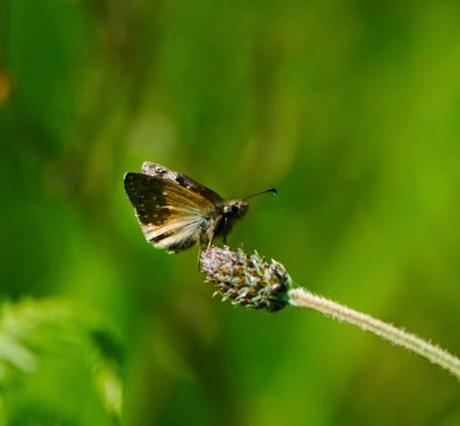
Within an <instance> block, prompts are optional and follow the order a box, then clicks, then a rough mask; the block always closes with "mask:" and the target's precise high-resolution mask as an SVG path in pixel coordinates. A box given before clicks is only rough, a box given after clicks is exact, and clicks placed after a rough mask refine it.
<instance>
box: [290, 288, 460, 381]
mask: <svg viewBox="0 0 460 426" xmlns="http://www.w3.org/2000/svg"><path fill="white" fill-rule="evenodd" d="M288 295H289V303H290V304H291V305H292V306H297V307H300V308H307V309H313V310H314V311H317V312H320V313H321V314H323V315H325V316H327V317H330V318H332V319H335V320H338V321H343V322H346V323H348V324H351V325H354V326H356V327H359V328H361V329H362V330H364V331H369V332H371V333H373V334H375V335H376V336H379V337H381V338H382V339H384V340H387V341H389V342H391V343H393V344H394V345H397V346H401V347H403V348H406V349H408V350H410V351H412V352H414V353H416V354H417V355H420V356H421V357H423V358H425V359H427V360H428V361H430V362H432V363H433V364H436V365H439V366H440V367H442V368H444V369H445V370H447V371H449V372H450V373H451V374H453V375H454V376H455V377H456V378H457V379H459V380H460V359H459V358H457V357H455V356H454V355H452V354H450V353H449V352H447V351H445V350H444V349H441V348H440V347H438V346H436V345H433V344H431V343H429V342H427V341H426V340H423V339H421V338H420V337H417V336H415V335H413V334H410V333H408V332H406V331H404V330H401V329H399V328H397V327H395V326H394V325H391V324H388V323H385V322H383V321H380V320H378V319H375V318H372V317H371V316H370V315H367V314H364V313H362V312H358V311H355V310H354V309H351V308H348V307H347V306H344V305H341V304H339V303H336V302H333V301H332V300H328V299H326V298H324V297H321V296H317V295H315V294H312V293H310V292H308V291H307V290H305V289H303V288H295V289H292V290H289V293H288Z"/></svg>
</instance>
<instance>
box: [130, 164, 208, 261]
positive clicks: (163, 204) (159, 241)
mask: <svg viewBox="0 0 460 426" xmlns="http://www.w3.org/2000/svg"><path fill="white" fill-rule="evenodd" d="M124 186H125V191H126V194H127V195H128V198H129V200H130V201H131V204H132V205H133V206H134V209H135V211H136V216H137V219H138V221H139V223H140V225H141V228H142V231H143V233H144V236H145V238H146V240H147V241H148V242H149V243H151V244H152V245H153V246H155V247H157V248H161V249H165V250H167V251H168V252H170V253H177V252H179V251H181V250H185V249H187V248H189V247H191V246H192V245H193V244H195V243H196V242H197V241H198V240H199V239H200V234H201V230H202V229H203V228H206V224H207V221H208V219H207V216H208V215H209V213H210V212H212V211H213V210H214V209H215V206H214V204H213V203H212V201H210V200H209V199H207V198H206V197H204V196H202V195H200V194H198V193H196V192H194V191H192V190H190V189H189V188H187V187H185V186H181V185H180V184H178V183H177V182H175V181H173V180H171V179H165V178H164V176H152V175H148V174H144V173H126V175H125V177H124Z"/></svg>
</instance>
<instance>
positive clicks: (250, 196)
mask: <svg viewBox="0 0 460 426" xmlns="http://www.w3.org/2000/svg"><path fill="white" fill-rule="evenodd" d="M267 192H271V193H272V194H275V195H276V194H278V191H277V190H276V188H268V189H266V190H265V191H261V192H256V193H255V194H251V195H248V196H247V197H245V198H243V200H245V201H246V200H249V198H252V197H257V196H258V195H262V194H266V193H267Z"/></svg>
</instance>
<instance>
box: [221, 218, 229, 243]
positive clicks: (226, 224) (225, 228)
mask: <svg viewBox="0 0 460 426" xmlns="http://www.w3.org/2000/svg"><path fill="white" fill-rule="evenodd" d="M227 235H228V217H224V232H223V237H222V239H223V240H224V244H225V245H227Z"/></svg>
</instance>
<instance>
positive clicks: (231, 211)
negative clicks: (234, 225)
mask: <svg viewBox="0 0 460 426" xmlns="http://www.w3.org/2000/svg"><path fill="white" fill-rule="evenodd" d="M248 208H249V204H248V202H247V201H244V200H229V201H227V202H226V203H225V205H224V215H225V216H226V217H227V218H228V219H239V218H242V217H243V216H244V215H245V214H246V213H247V211H248Z"/></svg>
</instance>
